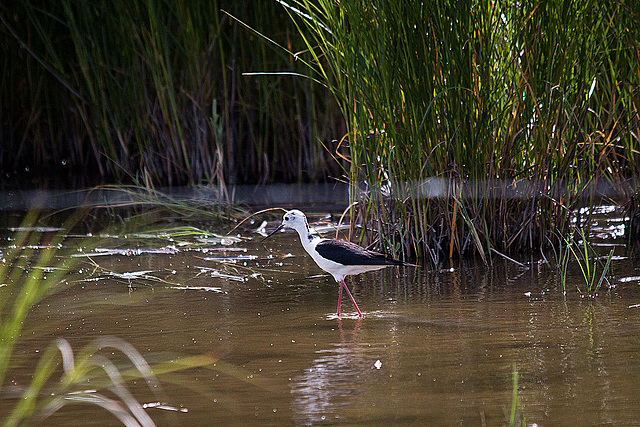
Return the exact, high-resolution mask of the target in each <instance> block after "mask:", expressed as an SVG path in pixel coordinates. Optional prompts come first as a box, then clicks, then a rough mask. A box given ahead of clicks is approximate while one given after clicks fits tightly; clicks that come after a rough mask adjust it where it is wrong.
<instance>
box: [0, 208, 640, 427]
mask: <svg viewBox="0 0 640 427" xmlns="http://www.w3.org/2000/svg"><path fill="white" fill-rule="evenodd" d="M616 221H617V220H616V219H615V218H614V219H612V220H611V224H613V225H611V226H612V227H613V228H614V230H615V229H616V228H615V227H616V226H615V224H617V223H619V222H616ZM607 224H609V223H608V222H607V223H605V224H604V225H603V229H606V227H607V226H608V225H607ZM614 235H615V233H607V234H606V236H604V237H607V239H608V240H606V242H607V243H608V244H614V245H617V244H618V243H619V242H618V241H616V240H615V239H614V240H612V239H611V237H612V236H614ZM242 237H243V239H242V240H238V241H232V240H227V241H225V242H220V241H211V243H210V244H204V245H202V246H200V247H198V248H197V249H194V248H187V249H185V248H181V247H180V246H179V245H177V247H176V250H175V251H174V250H170V251H164V252H165V253H162V251H160V253H157V252H153V251H144V250H143V251H137V252H136V251H129V252H127V251H120V252H119V253H113V252H112V253H110V254H99V255H98V253H97V252H95V254H96V255H95V256H93V257H92V259H93V261H94V263H95V264H91V263H90V262H88V261H83V264H82V265H81V266H80V267H79V268H78V270H79V271H78V274H77V275H76V280H78V281H76V282H70V283H69V284H68V285H65V288H64V289H63V290H61V291H59V292H57V293H55V294H53V295H52V296H50V297H47V298H46V299H45V300H43V301H42V302H41V303H39V304H38V305H37V306H36V307H35V308H34V309H33V311H32V313H31V314H30V316H29V317H28V320H27V324H26V325H25V329H24V331H23V335H22V338H21V340H20V341H19V345H18V347H17V348H16V350H15V352H14V356H15V358H14V366H15V368H14V369H13V370H12V371H11V372H10V375H9V376H8V380H9V381H6V382H5V386H6V387H4V388H3V395H4V396H3V399H2V400H0V413H6V411H7V410H8V409H10V408H12V407H13V406H14V405H15V404H16V399H15V398H14V397H15V394H13V395H12V393H11V391H12V389H13V390H16V391H19V390H22V387H25V386H27V385H28V382H29V380H30V379H31V374H32V372H33V367H34V366H35V364H36V363H37V361H38V360H39V358H40V356H41V355H42V353H43V352H44V350H45V348H46V347H47V346H48V345H49V344H50V343H51V342H52V340H53V339H54V338H57V337H63V338H65V339H67V340H68V341H69V342H70V344H71V346H72V347H73V349H74V351H76V352H79V351H80V349H81V348H82V346H83V345H85V344H86V343H88V342H90V341H91V340H92V339H94V338H97V337H103V336H107V335H112V336H116V337H119V338H122V339H124V340H126V341H127V342H129V343H131V344H132V345H133V346H134V347H135V348H136V349H137V350H138V351H139V352H140V353H142V354H143V355H144V356H145V358H146V359H147V361H149V363H150V364H152V366H153V365H154V363H162V362H165V361H168V360H178V359H179V358H184V357H189V356H198V357H199V358H195V359H190V361H191V363H192V364H191V365H190V367H189V368H188V369H178V370H173V371H170V372H164V371H162V369H158V370H157V371H156V374H157V380H158V381H159V383H160V387H159V388H156V390H155V392H151V391H150V389H149V388H148V387H147V385H146V384H145V382H144V381H143V380H136V381H129V382H128V383H127V385H128V387H129V389H130V390H131V392H132V393H133V394H134V396H135V397H136V398H137V400H138V401H139V402H140V403H143V404H144V403H153V402H162V403H165V404H166V405H167V406H168V409H159V408H151V409H147V412H148V413H149V414H150V415H151V417H152V418H153V419H154V421H155V422H156V423H157V424H160V425H166V424H178V425H245V424H296V425H303V424H316V423H318V424H320V423H329V424H354V423H359V424H367V425H383V424H384V425H388V424H389V423H394V424H398V423H403V424H421V425H452V424H462V425H483V424H486V425H504V424H506V423H508V421H509V414H510V411H511V404H512V392H513V382H512V380H513V370H514V368H515V369H516V370H517V372H518V376H519V382H518V389H517V397H518V399H519V408H520V411H521V413H522V415H523V416H524V418H525V419H526V422H527V424H534V423H537V424H540V425H601V424H613V425H637V424H639V423H640V394H638V392H637V384H638V383H639V382H640V361H639V360H638V358H639V355H640V340H639V339H638V337H639V336H640V307H636V304H639V303H640V289H639V286H638V285H639V284H640V273H639V271H638V269H639V267H640V263H639V262H638V258H637V257H636V256H630V255H629V254H627V253H626V252H625V251H624V248H623V247H621V246H614V247H616V251H617V252H616V255H619V256H620V258H619V259H617V260H616V261H614V273H615V277H613V278H612V279H611V280H612V281H611V283H612V284H613V285H615V286H614V287H613V289H611V290H610V291H609V292H602V293H601V295H599V296H598V297H597V298H595V299H592V300H591V299H581V298H579V297H578V295H577V293H576V292H575V289H576V286H577V284H578V283H579V280H582V278H581V276H580V274H579V272H578V271H577V269H576V268H575V266H572V271H570V277H569V281H570V282H569V284H568V285H567V291H568V292H567V295H566V296H564V295H563V292H562V289H561V287H560V284H559V275H558V273H557V271H556V269H555V267H554V266H553V265H549V264H545V263H543V262H541V261H542V260H541V259H540V258H541V257H536V258H533V259H527V260H522V259H520V260H519V261H521V262H524V263H527V265H529V266H530V268H529V269H523V268H521V267H519V266H517V265H516V264H514V263H511V262H509V261H506V260H501V259H497V260H495V265H494V267H492V268H491V269H486V268H485V267H484V266H483V265H482V264H481V263H480V262H478V263H477V264H474V263H473V262H467V263H464V264H455V265H454V266H453V270H451V269H449V268H441V269H433V268H422V267H421V268H411V267H399V268H393V269H387V270H384V271H379V272H373V273H367V274H363V275H360V276H357V277H354V278H352V279H349V280H347V284H348V285H349V287H350V288H351V290H352V292H353V294H354V297H355V298H356V300H357V301H358V304H359V306H360V308H361V309H362V311H363V313H364V315H365V317H364V319H358V318H357V317H356V316H355V312H354V310H353V307H352V306H351V305H350V303H349V301H348V299H347V298H344V301H343V310H344V313H346V315H343V317H342V319H338V318H337V317H336V316H335V310H336V302H337V290H338V288H337V285H336V283H335V282H334V281H333V279H332V278H331V277H329V276H327V275H325V274H323V273H322V272H321V271H320V270H319V269H318V268H317V267H316V266H315V264H313V261H312V260H311V259H310V258H309V257H308V256H307V255H306V254H305V253H304V252H303V250H302V247H301V245H300V243H299V241H298V238H297V236H296V235H295V234H287V233H283V234H280V235H277V236H274V237H272V238H271V239H270V240H267V241H266V242H265V243H264V244H259V243H257V242H258V241H259V236H258V235H257V234H253V233H251V232H250V231H248V230H247V231H244V232H242ZM245 238H251V239H245ZM107 242H108V241H107ZM601 243H605V240H602V241H601ZM148 246H149V245H148V244H144V245H140V244H137V248H138V249H140V248H142V249H145V248H148ZM105 247H110V248H114V247H122V246H121V245H120V246H119V245H118V244H115V243H114V242H113V241H111V245H109V243H105ZM103 249H104V248H103ZM447 267H448V266H447ZM106 354H107V355H108V356H109V357H110V358H111V359H112V360H114V361H115V362H116V363H117V364H118V366H120V367H121V368H124V369H126V367H127V366H130V364H128V362H127V360H126V358H124V357H123V356H122V354H121V353H120V352H118V351H113V352H108V353H106ZM194 360H196V361H197V362H194ZM163 366H165V365H163ZM55 378H57V377H55ZM7 384H8V385H9V386H7ZM87 387H88V388H91V387H92V384H87ZM160 388H161V391H158V389H160ZM105 394H109V392H105ZM109 396H112V395H109ZM79 423H80V424H82V425H105V424H109V423H110V424H117V420H116V418H115V417H113V416H112V415H110V414H109V413H108V412H106V411H104V410H102V409H99V408H97V407H95V406H90V405H86V404H75V405H68V406H66V407H64V408H62V409H61V410H59V411H58V412H57V413H55V414H54V415H53V416H52V417H50V418H49V419H47V420H46V421H45V424H46V425H78V424H79Z"/></svg>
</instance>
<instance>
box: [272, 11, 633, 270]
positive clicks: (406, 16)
mask: <svg viewBox="0 0 640 427" xmlns="http://www.w3.org/2000/svg"><path fill="white" fill-rule="evenodd" d="M281 3H282V4H283V5H284V6H285V8H287V10H288V11H289V12H290V15H291V16H292V18H293V19H294V22H296V24H297V25H298V29H299V32H300V33H301V34H303V35H306V34H309V32H310V35H309V36H307V38H306V39H305V40H306V42H307V48H308V52H307V53H306V54H305V55H304V58H305V59H306V63H307V64H308V65H309V66H310V68H311V69H312V71H313V72H314V73H315V76H317V78H318V79H320V80H322V81H324V82H325V83H326V84H327V85H328V87H329V88H330V90H331V91H332V93H333V95H334V96H335V97H336V99H337V102H338V104H339V105H340V108H341V111H342V114H343V115H344V117H345V120H346V122H347V126H348V141H347V143H348V146H349V155H350V171H349V179H350V182H351V184H352V190H351V197H352V199H353V200H354V201H357V202H358V204H357V208H356V209H355V211H354V217H356V218H358V219H359V222H360V223H362V224H363V225H364V227H363V228H362V231H361V232H360V235H359V238H360V239H361V240H369V241H373V240H374V239H379V240H380V241H379V244H380V246H382V247H386V248H387V249H388V250H390V251H392V252H402V253H405V254H415V255H417V256H419V257H424V256H426V255H427V254H428V255H429V256H431V257H432V258H434V261H438V259H439V258H440V257H442V256H444V255H449V256H453V255H455V254H463V253H470V252H475V253H478V254H479V255H480V256H482V257H483V258H487V257H488V254H489V252H488V251H487V250H488V249H489V248H491V247H496V248H498V249H501V250H506V251H509V250H511V251H513V250H517V249H525V248H526V249H533V248H536V247H538V246H541V245H543V242H544V241H545V239H544V236H545V235H546V234H547V233H549V232H550V231H552V230H556V231H559V232H560V233H564V232H566V230H567V229H568V213H569V211H570V210H571V209H573V208H574V207H575V206H576V205H577V204H578V203H581V202H582V201H583V200H584V199H585V198H586V200H587V203H595V202H597V194H596V193H595V190H594V188H595V187H594V186H593V185H592V184H593V183H594V182H598V180H600V179H601V178H604V179H605V180H608V182H609V183H610V184H611V185H612V186H613V188H614V189H615V191H617V192H619V193H621V194H623V195H624V194H626V193H627V191H628V188H626V187H625V179H627V178H629V177H631V176H634V175H637V172H638V160H639V159H640V157H639V155H638V154H639V153H638V150H637V148H634V147H637V146H638V137H637V135H638V134H637V130H638V126H639V123H640V120H639V116H638V112H637V108H636V107H635V106H636V105H637V103H638V101H639V100H640V90H639V89H638V87H639V85H638V83H639V80H638V79H639V76H638V74H637V72H636V71H634V70H637V69H638V67H639V66H640V61H639V59H638V56H637V54H636V53H637V50H638V40H639V38H638V35H639V31H638V28H637V26H634V25H633V18H632V16H633V14H634V12H631V13H630V11H631V10H633V9H632V8H631V7H630V6H628V5H627V4H625V3H616V2H614V3H606V4H602V3H600V2H596V1H587V2H582V3H579V4H578V3H571V4H568V3H566V2H560V1H552V2H545V3H540V2H532V1H531V2H524V3H518V4H517V5H516V4H513V3H509V2H493V3H487V2H477V1H472V0H466V1H462V2H459V1H458V2H452V1H448V0H440V1H435V2H396V1H385V0H382V1H378V2H375V3H367V2H362V1H357V0H353V1H349V0H347V1H341V2H340V3H339V4H338V3H336V2H333V1H330V0H326V1H323V0H320V1H317V2H311V1H307V0H300V1H293V2H289V3H285V2H281ZM634 52H635V53H634ZM614 61H615V62H614ZM434 178H435V179H434ZM375 236H378V237H375ZM433 248H436V249H435V251H434V250H433ZM396 255H399V254H396Z"/></svg>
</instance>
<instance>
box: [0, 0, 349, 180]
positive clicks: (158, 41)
mask: <svg viewBox="0 0 640 427" xmlns="http://www.w3.org/2000/svg"><path fill="white" fill-rule="evenodd" d="M222 9H224V10H227V11H229V12H230V13H233V14H234V15H238V16H242V17H243V18H244V19H246V20H247V21H248V22H249V23H250V24H251V25H252V26H254V27H256V28H257V29H258V30H261V31H262V32H264V33H268V34H270V35H271V36H272V37H274V39H277V40H279V41H280V42H281V43H282V44H283V45H286V46H289V47H291V48H292V49H295V44H296V43H297V44H300V41H299V38H298V36H297V35H296V34H292V33H291V32H290V31H289V30H288V27H287V26H284V27H283V23H286V22H287V17H286V14H285V13H284V11H283V10H282V7H281V6H280V5H278V4H277V3H275V2H245V1H235V0H227V1H225V0H214V1H204V2H203V1H187V2H181V1H173V0H162V1H148V2H142V3H140V2H136V3H135V4H132V3H130V2H128V1H115V2H98V3H87V2H82V1H75V0H63V1H60V2H52V3H42V2H33V1H24V2H16V3H11V4H4V5H3V6H2V7H0V36H2V37H3V40H4V43H2V44H0V57H2V58H4V60H3V61H2V62H0V67H2V68H1V69H2V73H1V75H2V80H1V85H0V93H1V94H2V96H0V99H1V100H2V101H0V102H1V108H0V110H1V111H2V123H3V126H1V127H0V138H1V140H2V144H1V150H2V151H1V152H2V154H3V155H2V156H0V161H1V162H2V169H3V170H5V168H6V170H13V168H15V167H17V166H29V167H30V168H31V170H32V171H33V172H36V171H34V170H33V169H34V168H35V166H41V165H43V164H46V165H47V167H50V168H54V169H55V168H60V169H61V170H67V169H70V168H72V169H74V170H77V171H83V172H85V173H86V174H88V175H92V176H95V175H98V176H101V177H103V178H114V177H115V178H120V179H121V180H122V181H124V182H128V183H131V182H135V183H139V184H142V185H147V186H151V185H180V184H185V183H191V184H196V183H202V182H206V183H217V184H225V183H226V184H234V183H243V182H250V183H255V182H264V181H265V180H268V179H273V178H276V179H280V180H286V181H295V180H318V179H319V180H325V179H327V176H330V175H334V176H335V175H337V174H338V173H340V170H341V169H340V167H339V165H337V164H335V163H333V162H327V161H326V160H327V159H328V158H330V154H329V153H328V152H327V151H326V150H325V149H324V148H322V146H321V145H320V144H318V141H319V140H320V141H323V142H324V143H325V144H326V145H328V146H329V147H332V145H333V143H332V138H333V137H334V135H337V134H340V133H341V131H340V130H338V129H340V128H342V119H341V118H340V117H338V116H336V115H335V114H332V113H331V111H330V110H329V107H330V106H331V105H332V101H331V100H330V99H329V98H328V97H327V96H326V90H325V89H324V88H322V87H320V86H318V85H313V84H312V82H310V81H308V80H306V79H293V78H291V77H290V76H286V75H281V76H279V77H278V78H275V79H274V78H264V77H255V76H243V75H242V73H244V72H252V71H297V72H299V73H306V72H307V71H306V70H305V69H304V68H303V66H302V65H301V64H299V63H298V62H297V61H295V58H294V57H293V56H291V55H289V54H287V53H285V52H282V51H280V50H275V49H273V48H272V47H271V46H270V45H269V44H267V43H264V42H262V40H260V39H257V38H256V37H252V35H251V34H250V33H249V32H248V31H246V30H244V29H243V28H242V27H239V26H238V24H237V22H236V21H233V20H231V19H230V18H229V17H228V16H226V15H224V14H223V13H222V12H221V10H222ZM25 70H26V71H25ZM62 164H65V166H64V167H61V166H60V165H62ZM56 165H58V166H56ZM327 167H329V169H327Z"/></svg>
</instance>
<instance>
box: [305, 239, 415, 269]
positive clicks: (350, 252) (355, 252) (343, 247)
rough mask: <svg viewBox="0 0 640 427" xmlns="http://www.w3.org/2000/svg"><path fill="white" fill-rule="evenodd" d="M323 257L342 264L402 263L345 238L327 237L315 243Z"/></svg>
mask: <svg viewBox="0 0 640 427" xmlns="http://www.w3.org/2000/svg"><path fill="white" fill-rule="evenodd" d="M316 251H318V253H319V254H320V256H322V257H323V258H327V259H330V260H331V261H334V262H337V263H339V264H342V265H402V264H403V262H402V261H397V260H395V259H392V258H389V257H387V256H385V255H383V254H381V253H378V252H374V251H369V250H367V249H365V248H363V247H360V246H358V245H356V244H354V243H351V242H347V241H346V240H336V239H327V240H324V241H322V242H320V243H318V244H317V245H316Z"/></svg>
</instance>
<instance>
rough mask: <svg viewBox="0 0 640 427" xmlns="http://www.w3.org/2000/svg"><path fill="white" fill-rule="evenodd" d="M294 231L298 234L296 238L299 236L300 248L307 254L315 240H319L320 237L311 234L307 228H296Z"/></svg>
mask: <svg viewBox="0 0 640 427" xmlns="http://www.w3.org/2000/svg"><path fill="white" fill-rule="evenodd" d="M295 230H296V231H297V232H298V236H300V242H302V246H303V247H304V248H305V249H306V251H307V252H309V250H310V249H311V247H312V246H313V243H314V242H315V241H316V240H319V239H321V237H320V236H318V235H317V234H314V233H312V232H311V230H309V227H304V228H302V227H300V228H296V229H295ZM309 253H310V252H309Z"/></svg>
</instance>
